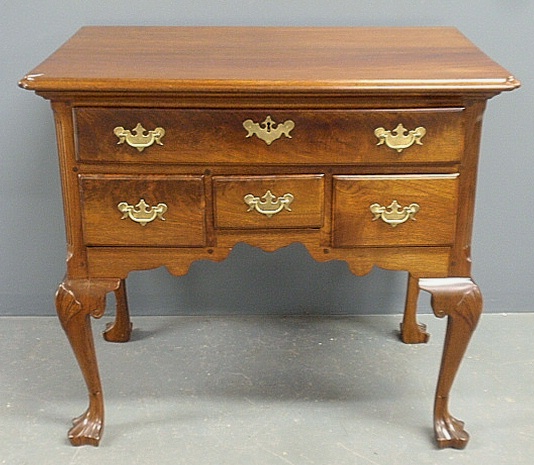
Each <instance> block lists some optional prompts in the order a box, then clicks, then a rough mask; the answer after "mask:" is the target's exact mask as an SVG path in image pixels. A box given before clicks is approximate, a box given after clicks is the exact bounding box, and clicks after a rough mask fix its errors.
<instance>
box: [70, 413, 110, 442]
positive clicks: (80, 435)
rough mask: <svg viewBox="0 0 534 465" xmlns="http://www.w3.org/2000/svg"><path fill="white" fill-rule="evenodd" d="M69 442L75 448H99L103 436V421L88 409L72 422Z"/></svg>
mask: <svg viewBox="0 0 534 465" xmlns="http://www.w3.org/2000/svg"><path fill="white" fill-rule="evenodd" d="M72 425H73V426H72V428H71V429H70V430H69V440H70V442H71V444H72V445H73V446H95V447H96V446H98V444H99V443H100V438H101V436H102V426H103V419H102V417H101V416H99V415H96V414H94V413H92V412H91V411H90V410H89V409H87V410H86V411H85V412H84V413H83V414H82V415H80V416H79V417H76V418H74V419H73V420H72Z"/></svg>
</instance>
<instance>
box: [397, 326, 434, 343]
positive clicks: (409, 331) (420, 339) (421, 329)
mask: <svg viewBox="0 0 534 465" xmlns="http://www.w3.org/2000/svg"><path fill="white" fill-rule="evenodd" d="M400 338H401V341H402V342H404V343H405V344H426V343H427V342H428V340H429V339H430V334H429V333H427V332H426V325H424V324H422V323H417V324H415V325H413V324H410V325H408V324H405V323H401V324H400Z"/></svg>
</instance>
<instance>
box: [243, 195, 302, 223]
mask: <svg viewBox="0 0 534 465" xmlns="http://www.w3.org/2000/svg"><path fill="white" fill-rule="evenodd" d="M294 199H295V197H294V196H293V194H290V193H289V192H288V193H287V194H284V195H282V196H281V197H278V198H276V196H274V195H273V194H272V192H271V191H270V190H268V191H267V192H266V193H265V195H264V196H263V197H261V198H260V197H255V196H254V195H252V194H247V195H245V197H243V200H244V201H245V203H246V204H247V205H248V206H249V209H248V210H247V211H249V212H250V211H252V210H256V211H257V212H258V213H261V214H262V215H265V216H267V217H268V218H270V217H271V216H273V215H276V214H277V213H280V212H281V211H282V210H284V209H285V210H287V211H289V212H290V211H291V208H289V205H291V202H293V200H294Z"/></svg>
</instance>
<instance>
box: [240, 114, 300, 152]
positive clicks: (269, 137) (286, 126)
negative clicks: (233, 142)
mask: <svg viewBox="0 0 534 465" xmlns="http://www.w3.org/2000/svg"><path fill="white" fill-rule="evenodd" d="M243 127H244V128H245V129H246V130H247V131H248V134H247V136H246V137H251V136H253V135H254V134H256V136H257V137H258V138H259V139H261V140H263V141H264V142H265V143H266V144H267V145H271V144H272V143H273V141H275V140H276V139H279V138H280V137H282V134H284V135H285V136H286V137H288V138H289V139H291V138H292V137H291V136H290V135H289V133H290V132H291V130H292V129H293V128H294V127H295V123H294V122H293V121H291V120H290V119H288V120H287V121H286V122H284V123H280V124H278V125H277V124H276V122H275V121H273V120H272V119H271V117H270V116H267V118H265V121H263V123H255V122H254V121H252V120H251V119H247V120H246V121H244V122H243Z"/></svg>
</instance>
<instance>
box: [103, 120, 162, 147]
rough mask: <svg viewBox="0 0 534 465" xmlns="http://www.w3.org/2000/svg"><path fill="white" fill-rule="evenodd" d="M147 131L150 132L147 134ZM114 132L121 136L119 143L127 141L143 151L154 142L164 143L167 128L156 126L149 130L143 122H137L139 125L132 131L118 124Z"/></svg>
mask: <svg viewBox="0 0 534 465" xmlns="http://www.w3.org/2000/svg"><path fill="white" fill-rule="evenodd" d="M146 132H148V134H146ZM113 133H114V134H115V135H116V136H117V137H118V138H119V142H117V145H119V144H124V143H125V142H126V143H127V144H128V145H129V146H131V147H135V148H136V149H137V150H139V151H140V152H142V151H143V150H145V149H146V148H147V147H150V146H151V145H152V144H154V143H156V144H158V145H163V143H162V142H161V138H162V137H163V136H164V135H165V129H163V128H156V129H154V130H153V131H147V130H146V129H145V128H144V127H143V125H142V124H141V123H137V126H136V127H135V128H133V129H132V130H131V131H130V130H129V129H124V128H123V127H122V126H117V127H116V128H115V129H113Z"/></svg>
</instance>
